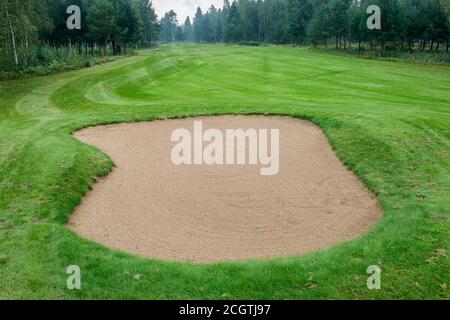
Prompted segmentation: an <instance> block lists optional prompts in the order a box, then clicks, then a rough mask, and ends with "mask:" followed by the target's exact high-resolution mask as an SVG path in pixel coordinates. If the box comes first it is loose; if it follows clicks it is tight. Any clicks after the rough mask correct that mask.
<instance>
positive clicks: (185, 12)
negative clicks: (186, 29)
mask: <svg viewBox="0 0 450 320" xmlns="http://www.w3.org/2000/svg"><path fill="white" fill-rule="evenodd" d="M152 2H153V6H154V7H155V9H156V13H157V14H158V18H159V19H160V18H161V17H163V16H164V14H165V13H166V12H167V11H169V10H170V9H173V11H175V12H176V13H177V17H178V22H179V23H180V24H181V23H183V22H184V20H185V19H186V17H187V16H189V17H190V18H191V22H192V18H193V17H194V15H195V12H196V11H197V7H200V8H202V11H203V12H205V11H206V10H208V8H209V7H210V6H211V4H213V5H214V6H215V7H216V8H221V7H222V5H223V0H152Z"/></svg>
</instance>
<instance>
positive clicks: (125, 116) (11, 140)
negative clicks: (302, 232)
mask: <svg viewBox="0 0 450 320" xmlns="http://www.w3.org/2000/svg"><path fill="white" fill-rule="evenodd" d="M449 88H450V68H449V67H444V66H420V65H408V64H402V63H395V62H384V61H376V60H362V59H356V58H352V57H345V56H336V55H328V54H324V53H318V52H313V51H311V50H307V49H299V48H284V47H247V46H224V45H208V46H207V45H203V46H200V45H199V46H197V45H177V46H165V47H162V48H159V49H154V50H151V51H141V52H140V54H139V55H138V56H135V57H130V58H125V59H122V60H120V61H115V62H111V63H109V64H106V65H101V66H96V67H94V68H90V69H86V70H79V71H73V72H69V73H63V74H58V75H54V76H49V77H44V78H36V79H26V80H17V81H9V82H0V298H4V299H10V298H21V299H29V298H39V299H49V298H57V299H79V298H81V299H86V298H102V299H103V298H106V299H110V298H118V299H121V298H123V299H125V298H126V299H134V298H137V299H143V298H147V299H169V298H183V299H184V298H187V299H194V298H208V299H217V298H218V299H220V298H225V299H234V298H250V299H252V298H259V299H299V298H302V299H312V298H322V299H329V298H337V299H343V298H351V299H352V298H354V299H364V298H368V299H380V298H396V299H413V298H440V299H448V298H449V297H450V295H449V291H448V288H447V286H448V285H449V280H450V274H449V267H450V265H449V259H448V255H449V253H448V248H449V243H448V241H449V239H450V232H449V215H450V201H449V190H450V178H449V174H450V157H449V150H450V148H449V146H450V141H449V139H450V132H449V123H450V90H449ZM230 113H234V114H237V113H239V114H255V113H261V114H282V115H290V116H293V117H299V118H306V119H310V120H311V121H313V122H314V123H316V124H318V125H320V126H321V128H322V129H323V130H324V132H325V133H326V135H327V136H328V137H329V140H330V142H331V144H332V146H333V148H334V149H335V150H336V152H337V154H338V155H339V157H340V158H341V159H342V161H343V162H344V163H345V164H346V165H347V166H348V167H349V168H351V169H352V170H353V171H354V172H355V173H356V174H357V175H358V176H359V177H360V178H361V179H362V180H363V181H364V182H365V183H366V184H367V185H368V187H369V188H370V189H371V190H373V192H374V193H375V194H376V195H377V196H378V199H379V201H380V203H381V204H382V206H383V208H384V212H385V217H384V218H383V220H382V221H381V222H380V223H378V224H377V225H376V226H375V227H374V228H373V229H372V230H371V231H370V232H369V233H368V234H367V235H365V236H363V237H361V238H359V239H357V240H354V241H351V242H349V243H345V244H342V245H339V246H337V247H334V248H330V249H328V250H323V251H320V252H317V253H312V254H308V255H305V256H301V257H291V258H286V259H274V260H271V261H249V262H239V263H220V264H207V265H196V264H189V263H173V262H164V261H154V260H150V259H143V258H139V257H135V256H131V255H128V254H125V253H120V252H117V251H113V250H110V249H107V248H104V247H102V246H101V245H98V244H95V243H93V242H90V241H87V240H83V239H81V238H80V237H78V236H77V235H75V234H74V233H73V232H71V231H70V230H69V229H68V228H66V227H65V226H64V222H65V221H66V220H67V217H68V216H69V215H70V213H71V212H72V210H73V209H74V207H75V206H76V205H77V204H78V203H79V201H80V199H81V197H82V196H83V194H84V193H85V192H86V191H87V190H88V188H89V186H90V185H91V184H92V183H93V181H94V179H95V177H96V176H100V175H105V174H107V173H108V172H109V171H110V170H111V168H112V162H111V160H110V159H109V158H108V156H107V155H105V154H103V153H102V152H100V151H99V150H97V149H95V148H93V147H90V146H87V145H83V144H82V143H80V142H78V141H77V140H75V139H73V138H72V137H71V135H70V133H72V132H73V131H75V130H77V129H80V128H82V127H86V126H90V125H95V124H104V123H114V122H124V121H142V120H152V119H156V118H166V117H186V116H193V115H213V114H230ZM73 264H76V265H79V266H80V267H81V270H82V290H81V291H69V290H67V289H66V279H67V275H66V274H65V268H66V267H67V266H68V265H73ZM373 264H377V265H379V266H380V267H381V269H382V289H381V290H368V289H367V287H366V279H367V274H366V269H367V267H368V266H369V265H373ZM136 274H141V275H142V276H141V277H137V278H135V275H136ZM138 279H139V280H138Z"/></svg>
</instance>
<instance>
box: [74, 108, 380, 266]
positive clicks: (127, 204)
mask: <svg viewBox="0 0 450 320" xmlns="http://www.w3.org/2000/svg"><path fill="white" fill-rule="evenodd" d="M194 120H196V121H198V120H202V121H203V127H204V130H206V129H208V128H217V129H220V130H222V132H225V129H238V128H242V129H249V128H255V129H259V128H261V129H279V130H280V170H279V173H278V174H277V175H274V176H262V175H260V171H259V169H260V166H255V165H212V166H208V165H180V166H176V165H174V164H173V163H172V161H171V151H172V148H173V146H174V144H175V143H174V142H171V141H170V137H171V133H172V132H173V131H174V130H176V129H179V128H186V129H189V130H192V128H193V123H194ZM75 136H76V137H77V138H78V139H79V140H81V141H82V142H85V143H87V144H90V145H93V146H96V147H98V148H100V149H101V150H103V151H104V152H105V153H107V154H108V155H109V156H110V157H111V158H112V159H113V160H114V162H115V164H116V166H117V167H116V168H115V169H114V170H113V172H112V173H111V174H110V175H109V176H108V177H106V178H101V179H99V180H98V181H97V183H95V185H94V186H93V189H92V190H91V191H90V192H89V193H88V194H87V196H86V197H85V198H84V199H83V201H82V203H81V204H80V206H78V208H77V209H76V210H75V212H74V213H73V215H72V216H71V218H70V221H69V226H70V228H71V229H73V230H74V231H75V232H77V233H78V234H79V235H81V236H82V237H85V238H88V239H91V240H95V241H97V242H99V243H102V244H104V245H106V246H108V247H111V248H115V249H120V250H124V251H128V252H131V253H135V254H138V255H141V256H145V257H150V258H157V259H168V260H178V261H192V262H217V261H226V260H246V259H266V258H273V257H283V256H292V255H300V254H304V253H307V252H311V251H315V250H319V249H322V248H326V247H330V246H333V245H335V244H338V243H341V242H345V241H348V240H351V239H353V238H355V237H358V236H360V235H362V234H364V233H365V232H366V231H367V230H368V229H369V228H370V227H371V226H373V225H374V224H375V223H376V222H377V221H378V220H379V219H380V218H381V216H382V211H381V209H380V207H379V205H378V203H377V201H376V199H375V197H374V196H373V195H372V194H371V193H370V192H369V191H368V190H367V189H366V187H365V186H364V185H363V183H362V182H361V181H360V180H359V179H358V178H357V177H356V176H355V175H354V174H353V173H352V172H350V171H349V170H348V169H346V167H345V166H344V165H343V164H342V163H341V162H340V161H339V159H338V158H337V156H336V155H335V154H334V152H333V151H332V149H331V147H330V145H329V143H328V141H327V139H326V137H325V135H324V134H323V132H322V131H321V130H320V128H318V127H317V126H315V125H313V124H312V123H310V122H308V121H303V120H297V119H293V118H288V117H263V116H221V117H200V118H195V119H182V120H166V121H154V122H146V123H134V124H118V125H107V126H98V127H91V128H87V129H84V130H81V131H79V132H77V133H76V134H75Z"/></svg>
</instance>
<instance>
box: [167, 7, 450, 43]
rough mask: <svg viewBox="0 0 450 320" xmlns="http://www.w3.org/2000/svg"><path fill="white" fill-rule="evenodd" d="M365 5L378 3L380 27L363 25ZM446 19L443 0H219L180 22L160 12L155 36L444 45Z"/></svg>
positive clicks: (197, 39) (449, 22)
mask: <svg viewBox="0 0 450 320" xmlns="http://www.w3.org/2000/svg"><path fill="white" fill-rule="evenodd" d="M370 5H377V6H379V7H380V9H381V26H382V28H381V30H369V29H368V27H367V19H368V18H369V16H370V15H369V14H368V13H367V8H368V7H369V6H370ZM449 25H450V1H449V0H236V1H233V2H231V3H230V2H229V1H228V0H225V1H224V4H223V7H222V8H215V7H214V6H211V7H210V8H209V9H208V10H207V11H206V12H202V10H201V9H200V8H198V9H197V12H196V14H195V17H194V18H193V20H192V21H191V19H190V18H189V17H188V18H186V20H185V21H184V22H183V23H182V24H181V25H180V24H178V21H177V17H176V13H175V12H174V11H173V10H171V11H170V12H168V13H166V15H165V16H164V17H163V18H162V19H161V20H160V28H161V32H160V40H161V41H164V42H171V41H195V42H207V43H214V42H227V43H239V42H244V43H245V42H248V43H253V42H254V43H273V44H305V43H308V44H313V45H315V46H317V45H322V46H326V47H327V46H333V47H335V48H338V49H346V48H348V47H349V46H352V47H358V48H359V49H361V47H362V46H363V45H366V46H370V47H371V48H374V47H378V48H380V49H381V50H382V51H383V50H384V49H385V47H386V46H392V47H395V48H402V49H409V50H425V49H429V50H436V51H438V50H444V49H443V46H442V44H445V47H444V48H445V50H446V51H448V48H449V35H450V31H449Z"/></svg>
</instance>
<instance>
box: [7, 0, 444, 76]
mask: <svg viewBox="0 0 450 320" xmlns="http://www.w3.org/2000/svg"><path fill="white" fill-rule="evenodd" d="M71 5H76V6H79V8H80V9H81V28H80V29H79V30H77V29H75V30H69V29H68V28H67V25H66V22H67V19H68V17H69V14H68V13H67V8H68V7H69V6H71ZM369 5H378V6H379V7H380V8H381V26H382V28H381V30H369V29H368V28H367V24H366V23H367V19H368V17H369V16H370V15H369V14H368V13H367V7H368V6H369ZM449 26H450V0H236V1H232V2H230V1H228V0H225V1H224V4H223V7H222V8H215V7H214V6H211V7H210V8H209V9H208V10H207V11H206V12H203V11H202V10H201V9H200V8H198V9H197V12H196V14H195V16H194V17H193V18H192V19H191V18H190V17H187V18H186V20H185V21H184V22H182V23H180V22H179V21H178V19H177V14H176V12H175V11H173V10H170V11H169V12H167V13H166V14H165V15H164V16H163V17H161V18H158V17H157V15H156V14H155V10H154V7H153V4H152V2H151V0H0V79H10V78H15V77H19V76H22V75H27V74H30V75H44V74H49V73H52V72H57V71H62V70H68V69H74V68H80V67H85V66H90V65H94V64H97V63H101V62H104V61H109V60H111V59H114V57H115V56H117V55H124V54H130V48H145V47H149V46H151V45H152V44H154V43H155V42H164V43H167V42H182V41H186V42H198V43H222V42H223V43H239V44H247V45H260V44H292V45H310V46H314V47H319V48H327V49H333V50H334V49H336V50H337V51H339V52H346V53H347V52H357V53H358V54H360V53H361V52H362V51H364V52H371V53H372V54H373V53H375V54H376V55H380V56H384V55H386V54H389V52H400V53H401V54H407V55H409V56H412V55H421V57H422V58H421V59H422V60H423V61H424V62H426V60H430V59H431V60H433V59H435V60H436V61H437V62H438V63H441V62H443V63H450V58H449V53H448V51H449V35H450V30H449ZM430 53H434V54H430ZM424 56H426V58H423V57H424ZM436 56H437V58H436ZM429 57H432V58H429Z"/></svg>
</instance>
